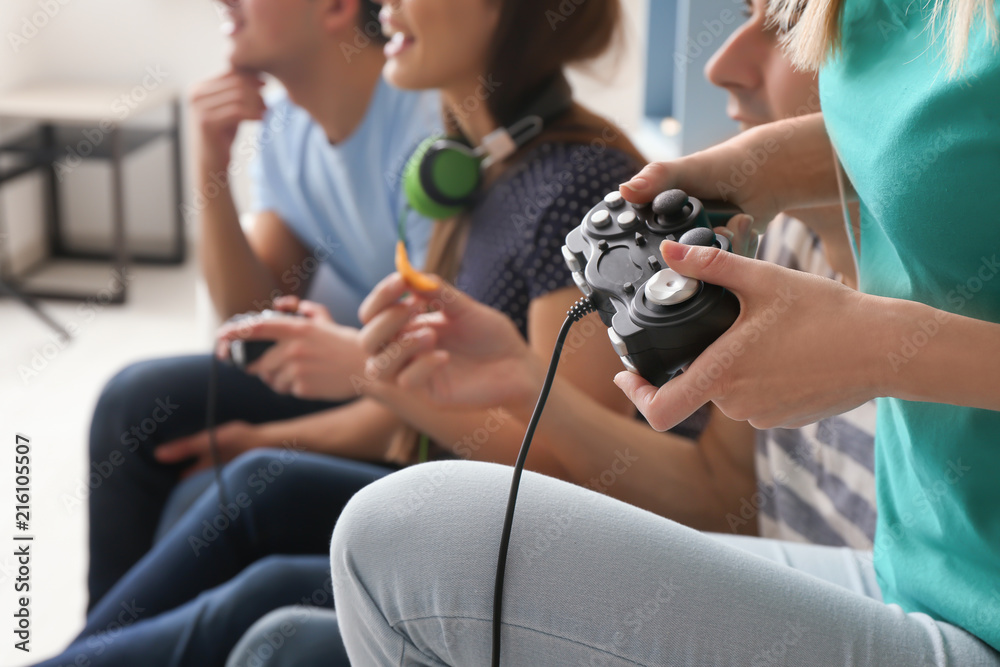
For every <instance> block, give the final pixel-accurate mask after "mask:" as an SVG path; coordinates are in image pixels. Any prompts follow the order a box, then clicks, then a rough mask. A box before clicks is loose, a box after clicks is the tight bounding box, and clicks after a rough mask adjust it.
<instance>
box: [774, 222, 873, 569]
mask: <svg viewBox="0 0 1000 667" xmlns="http://www.w3.org/2000/svg"><path fill="white" fill-rule="evenodd" d="M757 257H758V258H759V259H764V260H767V261H770V262H773V263H775V264H780V265H782V266H787V267H789V268H792V269H797V270H800V271H808V272H809V273H814V274H817V275H821V276H825V277H827V278H837V276H836V275H835V273H834V271H833V269H831V268H830V265H829V264H828V263H827V261H826V257H825V255H824V253H823V248H822V245H821V243H820V240H819V237H817V236H816V235H815V234H813V233H812V232H811V231H810V230H809V229H808V227H806V226H805V225H804V224H803V223H801V222H799V221H798V220H795V219H793V218H790V217H788V216H780V217H778V218H777V219H775V220H774V221H773V222H772V223H771V224H770V225H769V226H768V228H767V232H766V233H765V234H764V236H763V237H762V238H761V243H760V249H759V250H758V252H757ZM874 454H875V402H874V401H871V402H869V403H866V404H865V405H862V406H859V407H858V408H856V409H854V410H851V411H850V412H847V413H844V414H842V415H837V416H834V417H830V418H828V419H823V420H821V421H819V422H817V423H815V424H810V425H808V426H805V427H803V428H798V429H769V430H766V431H760V432H758V434H757V451H756V461H755V463H756V469H757V490H758V494H759V496H760V497H759V498H758V499H757V500H759V503H757V504H758V505H759V509H760V511H759V513H758V525H759V529H760V534H761V536H763V537H771V538H775V539H782V540H791V541H795V542H810V543H813V544H825V545H830V546H848V547H852V548H855V549H866V550H869V549H871V548H872V540H873V539H874V536H875V516H876V514H875V474H874Z"/></svg>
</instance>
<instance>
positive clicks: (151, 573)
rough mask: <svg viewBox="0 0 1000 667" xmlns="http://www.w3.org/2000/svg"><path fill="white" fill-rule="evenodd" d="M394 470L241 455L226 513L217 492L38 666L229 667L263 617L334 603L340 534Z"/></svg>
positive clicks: (295, 456) (227, 476)
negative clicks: (351, 505) (350, 512)
mask: <svg viewBox="0 0 1000 667" xmlns="http://www.w3.org/2000/svg"><path fill="white" fill-rule="evenodd" d="M389 472H391V470H390V469H389V468H384V467H381V466H376V465H371V464H367V463H359V462H355V461H348V460H343V459H337V458H334V457H330V456H322V455H316V454H309V453H303V452H299V451H296V450H294V449H288V450H272V449H264V450H257V451H253V452H249V453H247V454H244V455H242V456H240V457H239V458H237V459H236V460H234V461H233V462H232V463H230V464H229V465H228V466H226V468H225V470H224V472H223V483H224V486H225V488H226V500H227V502H226V504H225V505H221V503H220V501H219V498H218V495H217V489H216V487H215V485H214V484H213V486H212V487H211V488H209V489H207V490H206V491H205V492H204V493H203V494H202V495H201V496H200V497H199V498H198V500H197V501H196V502H195V504H194V505H193V506H192V507H191V508H190V509H189V510H188V511H187V512H186V513H185V514H184V516H183V517H182V518H181V519H180V520H179V521H178V522H177V523H176V524H175V525H174V526H173V528H171V529H170V531H169V532H168V533H167V534H166V535H165V536H164V537H163V538H162V539H161V540H160V541H159V542H157V544H156V545H155V546H154V547H153V548H152V549H151V550H150V551H149V553H147V554H146V555H145V556H143V557H142V558H141V559H140V560H139V562H138V563H137V564H136V565H135V566H134V567H133V568H132V569H131V570H129V571H128V572H127V573H126V574H125V576H123V577H122V578H121V579H120V580H119V581H118V583H116V584H115V585H114V586H113V587H112V588H111V590H109V591H108V593H107V594H105V595H104V597H103V598H102V599H101V600H100V601H99V602H98V603H97V604H96V605H94V607H93V609H92V610H91V611H90V613H89V615H88V617H87V624H86V627H85V628H84V630H83V632H82V633H81V634H80V636H79V637H78V638H77V639H76V640H75V641H74V642H73V644H72V645H70V647H69V648H68V649H67V650H66V651H65V652H64V653H63V654H62V655H60V656H57V657H55V658H53V659H51V660H49V661H47V662H45V663H42V664H43V665H46V667H55V666H56V665H70V664H78V663H76V662H75V661H77V660H78V659H79V658H80V657H81V656H83V657H85V658H87V659H88V660H89V661H90V662H89V664H90V665H94V666H99V665H103V666H113V665H122V666H125V665H129V666H131V665H138V664H141V665H144V666H149V667H158V666H162V667H181V666H187V665H191V666H192V667H195V666H197V667H209V666H211V665H223V664H224V662H225V659H226V656H227V655H228V653H229V651H230V649H231V648H232V647H233V646H234V645H235V643H236V642H237V640H238V639H239V638H240V637H241V636H242V634H243V633H244V632H245V631H246V629H247V628H249V627H250V626H251V625H252V624H253V623H254V622H255V621H256V620H257V619H259V618H260V617H261V616H263V615H264V614H266V613H267V612H269V611H271V610H273V609H276V608H278V607H282V606H286V605H291V604H307V605H313V606H327V607H328V606H331V605H332V592H331V589H330V572H329V556H328V553H329V543H330V535H331V534H332V532H333V526H334V524H335V523H336V521H337V518H338V517H339V516H340V512H341V510H342V509H343V507H344V505H345V504H347V501H348V500H350V499H351V497H352V496H353V495H354V494H355V493H356V492H357V491H359V490H360V489H361V488H363V487H364V486H366V485H368V484H370V483H371V482H373V481H375V480H377V479H379V478H380V477H382V476H384V475H386V474H388V473H389ZM387 511H391V509H390V508H387ZM335 646H336V643H335ZM331 660H332V658H331ZM329 664H334V665H336V664H347V663H346V662H344V663H337V662H330V663H329Z"/></svg>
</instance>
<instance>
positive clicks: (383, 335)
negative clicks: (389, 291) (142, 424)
mask: <svg viewBox="0 0 1000 667" xmlns="http://www.w3.org/2000/svg"><path fill="white" fill-rule="evenodd" d="M420 311H421V306H420V305H419V304H406V303H397V304H395V305H393V306H389V307H388V308H386V309H385V310H383V311H382V312H380V313H379V314H378V315H376V316H375V317H374V318H372V320H371V321H370V322H368V324H366V325H365V328H364V329H362V330H361V348H362V349H363V350H364V351H365V352H367V353H368V354H369V355H375V354H378V353H379V352H381V351H382V349H383V348H384V347H385V346H386V345H388V344H389V342H390V341H392V340H394V339H395V338H396V337H397V336H398V335H399V334H400V332H401V331H402V330H403V328H404V327H405V326H406V325H407V323H409V321H410V320H411V319H412V318H413V317H414V316H415V315H417V314H418V313H419V312H420Z"/></svg>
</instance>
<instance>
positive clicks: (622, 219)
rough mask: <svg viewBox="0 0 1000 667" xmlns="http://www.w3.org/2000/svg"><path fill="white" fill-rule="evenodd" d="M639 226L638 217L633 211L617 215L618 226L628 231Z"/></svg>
mask: <svg viewBox="0 0 1000 667" xmlns="http://www.w3.org/2000/svg"><path fill="white" fill-rule="evenodd" d="M638 224H639V216H637V215H636V214H635V211H625V212H623V213H620V214H619V215H618V225H619V226H620V227H621V228H622V229H624V230H625V231H628V230H630V229H632V228H633V227H635V226H636V225H638Z"/></svg>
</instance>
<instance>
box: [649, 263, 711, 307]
mask: <svg viewBox="0 0 1000 667" xmlns="http://www.w3.org/2000/svg"><path fill="white" fill-rule="evenodd" d="M700 285H701V281H699V280H695V279H694V278H688V277H686V276H682V275H681V274H679V273H677V272H676V271H674V270H673V269H663V270H662V271H660V272H658V273H657V274H656V275H654V276H653V277H652V278H650V279H649V280H648V281H646V287H645V289H644V293H645V295H646V299H647V300H648V301H650V302H651V303H655V304H656V305H658V306H674V305H677V304H678V303H683V302H685V301H687V300H688V299H690V298H691V297H693V296H694V295H695V294H697V293H698V287H699V286H700Z"/></svg>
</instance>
